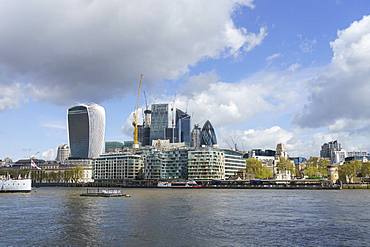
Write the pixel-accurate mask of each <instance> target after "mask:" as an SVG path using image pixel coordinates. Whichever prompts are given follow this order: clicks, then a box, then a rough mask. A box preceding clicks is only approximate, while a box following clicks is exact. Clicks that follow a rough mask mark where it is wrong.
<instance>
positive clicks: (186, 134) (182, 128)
mask: <svg viewBox="0 0 370 247" xmlns="http://www.w3.org/2000/svg"><path fill="white" fill-rule="evenodd" d="M176 131H177V142H185V144H186V145H188V146H189V145H190V142H191V137H190V116H189V115H188V114H187V113H185V112H183V111H181V110H180V109H176Z"/></svg>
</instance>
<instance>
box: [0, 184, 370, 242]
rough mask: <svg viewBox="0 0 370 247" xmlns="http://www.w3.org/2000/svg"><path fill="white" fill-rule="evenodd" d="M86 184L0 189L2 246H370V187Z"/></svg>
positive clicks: (0, 237) (0, 233)
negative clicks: (113, 188)
mask: <svg viewBox="0 0 370 247" xmlns="http://www.w3.org/2000/svg"><path fill="white" fill-rule="evenodd" d="M83 191H84V189H83V188H38V189H37V191H33V192H32V193H30V194H0V246H338V245H340V246H370V191H367V190H342V191H303V190H231V189H229V190H227V189H225V190H215V189H214V190H212V189H200V190H176V189H124V192H125V193H129V194H130V195H132V197H131V198H91V197H80V196H79V194H80V193H81V192H83Z"/></svg>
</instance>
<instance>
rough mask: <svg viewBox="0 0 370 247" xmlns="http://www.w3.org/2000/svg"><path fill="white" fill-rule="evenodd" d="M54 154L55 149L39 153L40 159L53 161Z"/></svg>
mask: <svg viewBox="0 0 370 247" xmlns="http://www.w3.org/2000/svg"><path fill="white" fill-rule="evenodd" d="M56 153H57V152H56V149H55V148H50V149H48V150H45V151H44V152H42V153H41V158H42V159H44V160H55V157H56Z"/></svg>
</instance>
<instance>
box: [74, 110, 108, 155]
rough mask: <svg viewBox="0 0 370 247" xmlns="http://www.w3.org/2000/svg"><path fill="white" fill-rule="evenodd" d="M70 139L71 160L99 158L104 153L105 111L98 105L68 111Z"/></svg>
mask: <svg viewBox="0 0 370 247" xmlns="http://www.w3.org/2000/svg"><path fill="white" fill-rule="evenodd" d="M68 134H69V136H68V138H69V146H70V149H71V155H70V157H71V158H79V159H90V158H97V157H99V155H101V154H102V153H103V152H104V144H105V143H104V135H105V110H104V108H103V107H102V106H100V105H97V104H88V105H85V104H81V105H77V106H73V107H71V108H69V109H68Z"/></svg>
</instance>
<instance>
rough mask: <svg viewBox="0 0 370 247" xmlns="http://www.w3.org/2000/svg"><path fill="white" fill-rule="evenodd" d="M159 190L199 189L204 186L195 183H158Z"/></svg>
mask: <svg viewBox="0 0 370 247" xmlns="http://www.w3.org/2000/svg"><path fill="white" fill-rule="evenodd" d="M157 187H158V188H179V189H199V188H202V187H203V186H202V185H200V184H198V183H197V182H195V181H172V182H158V184H157Z"/></svg>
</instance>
